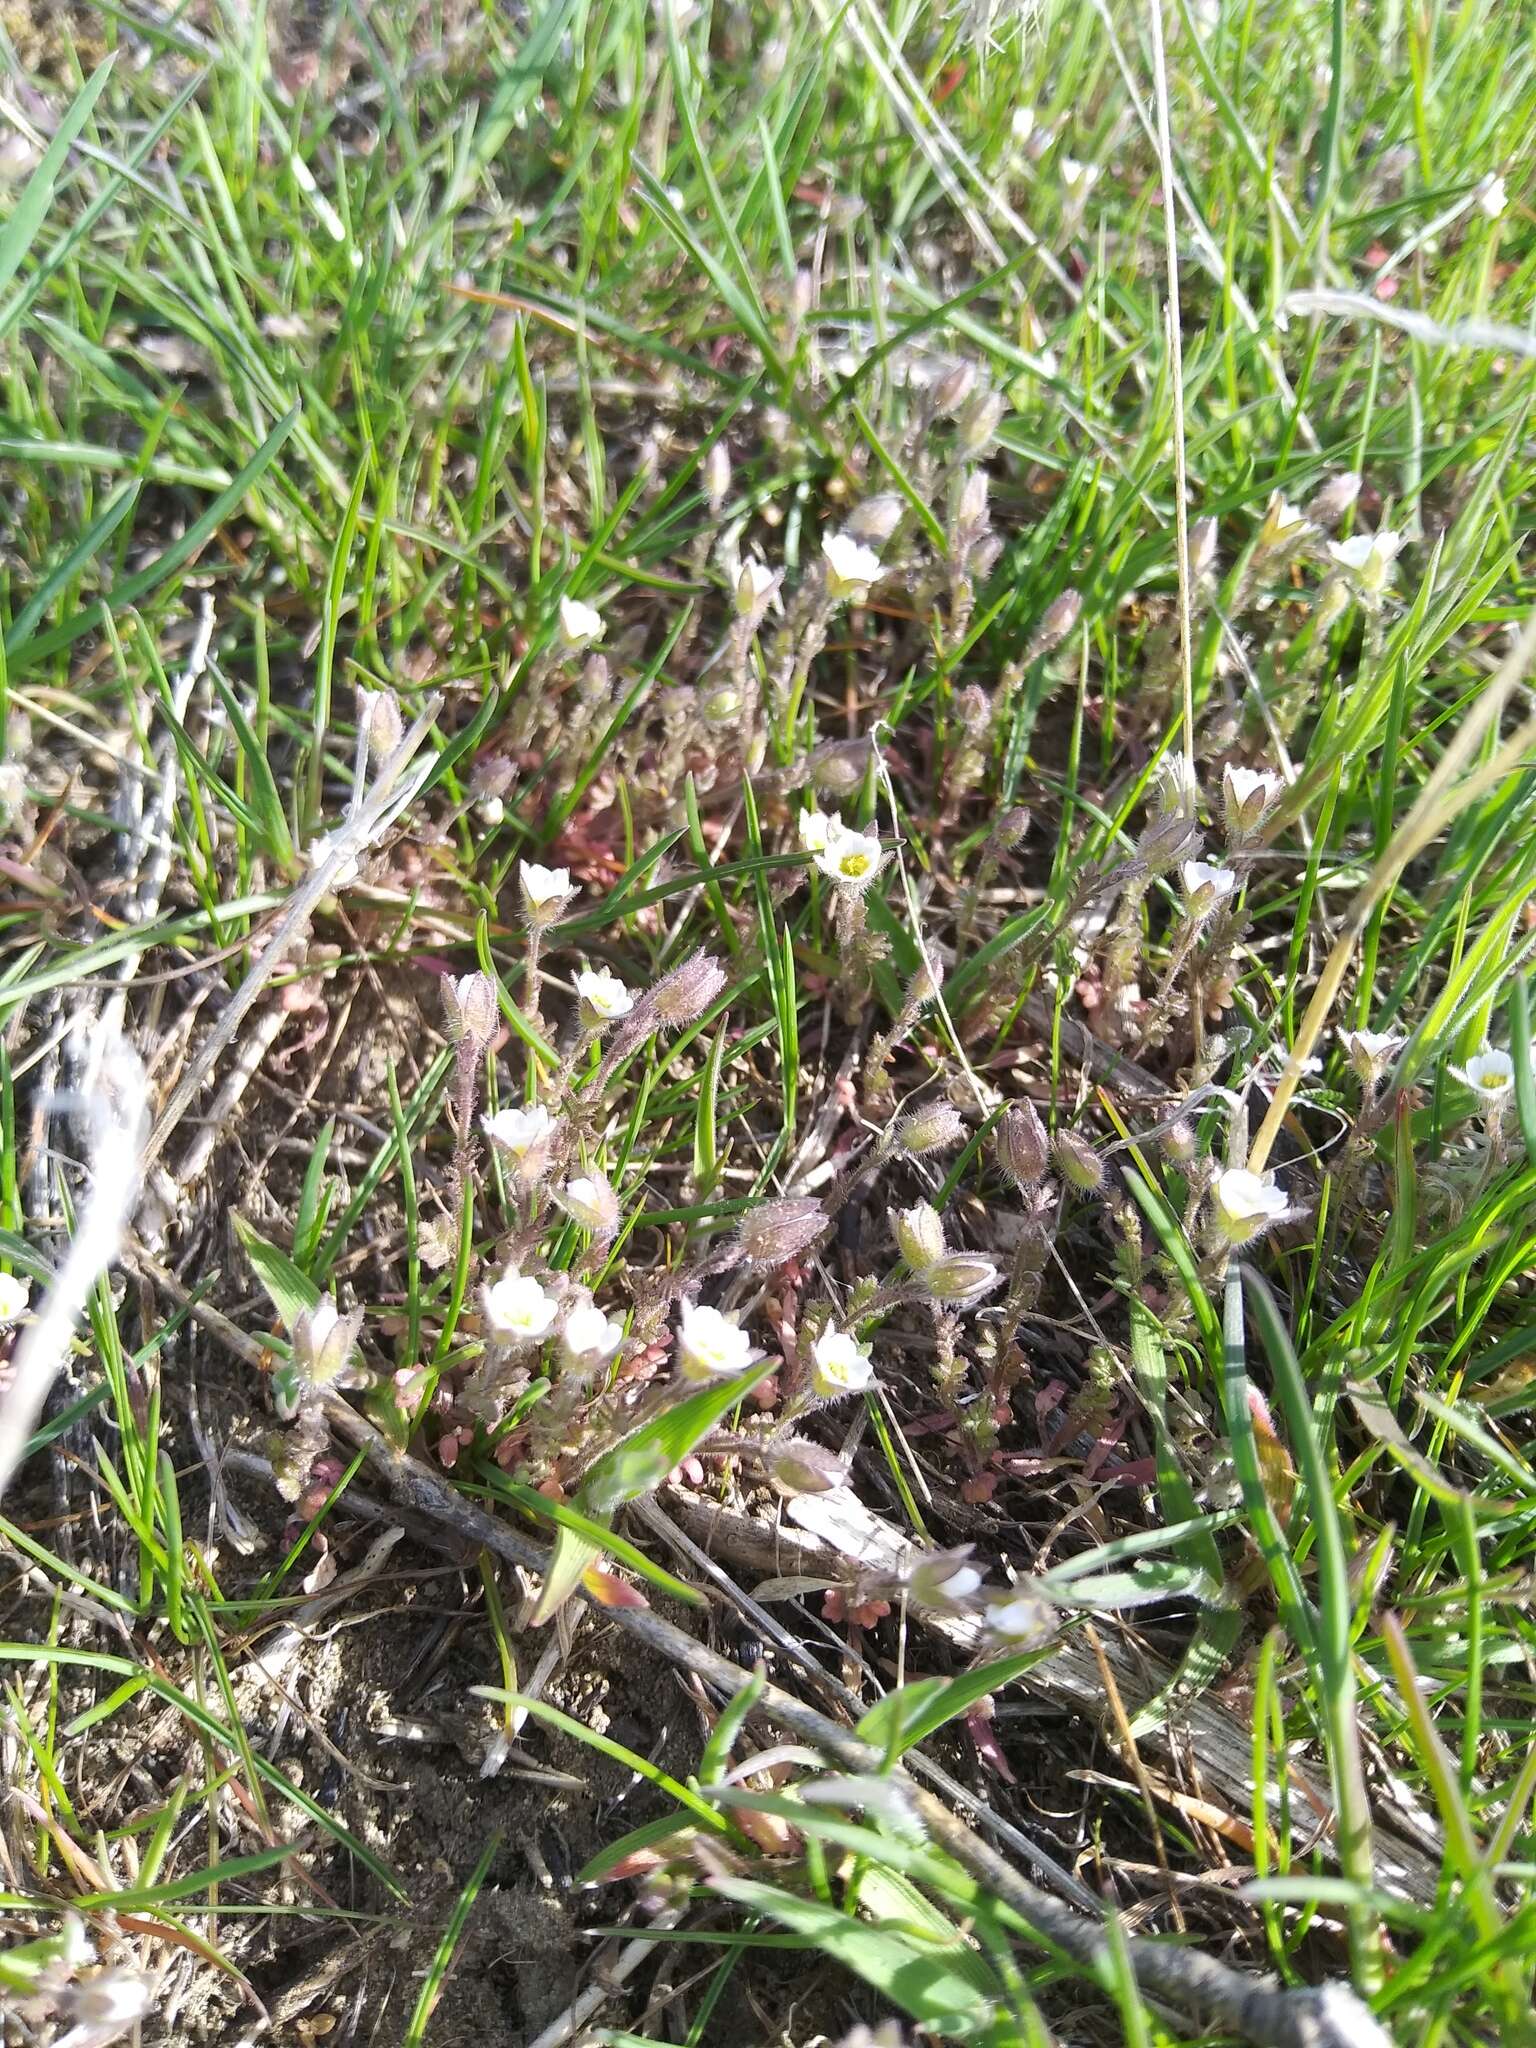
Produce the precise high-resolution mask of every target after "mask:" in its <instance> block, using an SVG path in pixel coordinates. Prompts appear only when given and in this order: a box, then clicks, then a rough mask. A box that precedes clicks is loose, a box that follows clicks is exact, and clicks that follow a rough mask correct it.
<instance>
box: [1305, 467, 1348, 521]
mask: <svg viewBox="0 0 1536 2048" xmlns="http://www.w3.org/2000/svg"><path fill="white" fill-rule="evenodd" d="M1360 484H1361V478H1360V476H1359V474H1358V473H1357V472H1356V471H1355V470H1352V469H1346V470H1345V471H1344V472H1343V473H1342V475H1339V476H1335V477H1330V478H1329V480H1328V482H1327V483H1325V484H1324V485H1323V487H1322V489H1321V490H1320V491H1319V492H1318V493H1317V495H1316V496H1315V497H1314V498H1313V500H1312V502H1311V504H1310V505H1309V506H1308V507H1307V517H1308V519H1309V520H1310V521H1311V522H1312V524H1313V525H1314V526H1325V527H1326V526H1337V525H1338V523H1339V521H1340V520H1341V519H1342V518H1343V517H1344V514H1345V513H1346V512H1347V511H1348V510H1349V508H1350V506H1351V505H1353V504H1354V502H1355V500H1356V498H1358V497H1359V495H1360Z"/></svg>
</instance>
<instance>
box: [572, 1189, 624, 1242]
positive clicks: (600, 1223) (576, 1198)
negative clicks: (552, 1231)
mask: <svg viewBox="0 0 1536 2048" xmlns="http://www.w3.org/2000/svg"><path fill="white" fill-rule="evenodd" d="M557 1200H558V1201H559V1203H560V1206H561V1208H562V1209H563V1210H564V1211H565V1213H566V1215H567V1216H570V1217H572V1218H573V1219H574V1220H575V1221H576V1222H577V1223H579V1224H580V1225H581V1227H582V1229H583V1230H590V1231H591V1233H592V1235H593V1236H594V1237H596V1238H599V1239H602V1240H604V1241H606V1240H607V1239H608V1238H610V1237H612V1236H613V1233H614V1232H615V1231H616V1230H617V1229H618V1227H619V1198H618V1196H617V1195H616V1194H615V1193H614V1191H613V1185H612V1183H611V1182H610V1181H608V1180H607V1179H606V1178H605V1177H604V1176H603V1175H602V1174H600V1173H593V1174H582V1175H579V1176H578V1177H577V1178H576V1179H575V1180H568V1181H567V1182H566V1184H565V1186H564V1187H563V1188H561V1189H560V1191H559V1194H558V1196H557Z"/></svg>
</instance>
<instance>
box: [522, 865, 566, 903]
mask: <svg viewBox="0 0 1536 2048" xmlns="http://www.w3.org/2000/svg"><path fill="white" fill-rule="evenodd" d="M517 879H518V882H519V884H520V885H521V887H522V891H523V895H524V897H525V898H526V900H527V902H528V905H529V908H530V909H533V910H547V909H548V908H549V906H550V905H551V904H553V903H563V902H564V901H565V899H566V897H567V896H569V895H571V894H572V893H573V892H572V889H571V871H570V869H569V868H546V867H541V866H540V865H539V863H538V862H537V861H536V860H524V861H519V862H518V864H517Z"/></svg>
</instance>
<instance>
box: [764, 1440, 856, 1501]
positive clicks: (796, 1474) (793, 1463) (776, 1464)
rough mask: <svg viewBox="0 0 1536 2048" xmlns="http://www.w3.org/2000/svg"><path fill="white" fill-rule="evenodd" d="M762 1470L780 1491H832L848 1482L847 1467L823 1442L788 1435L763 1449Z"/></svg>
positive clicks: (791, 1493) (785, 1492)
mask: <svg viewBox="0 0 1536 2048" xmlns="http://www.w3.org/2000/svg"><path fill="white" fill-rule="evenodd" d="M763 1469H764V1471H765V1472H766V1473H767V1474H768V1478H769V1480H770V1482H771V1483H772V1484H773V1485H774V1486H775V1487H777V1488H778V1490H779V1492H780V1493H784V1494H790V1495H793V1494H797V1493H831V1492H832V1491H833V1490H834V1489H835V1488H837V1487H839V1486H844V1485H846V1484H847V1481H848V1467H847V1465H846V1464H844V1462H843V1460H842V1459H841V1458H839V1457H837V1456H835V1455H834V1453H833V1452H831V1451H829V1450H827V1449H826V1447H825V1446H824V1445H822V1444H818V1443H812V1442H810V1441H809V1440H808V1439H807V1438H805V1437H799V1436H788V1437H784V1438H783V1439H782V1440H781V1441H780V1442H779V1443H776V1444H770V1445H769V1446H768V1447H767V1449H765V1450H764V1452H763Z"/></svg>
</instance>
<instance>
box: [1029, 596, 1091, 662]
mask: <svg viewBox="0 0 1536 2048" xmlns="http://www.w3.org/2000/svg"><path fill="white" fill-rule="evenodd" d="M1082 610H1083V598H1082V593H1081V591H1077V590H1064V591H1063V592H1062V593H1061V595H1060V596H1059V597H1053V598H1052V599H1051V601H1050V603H1049V604H1048V605H1047V606H1046V608H1045V610H1044V611H1043V612H1042V613H1041V615H1040V623H1039V625H1038V626H1036V628H1035V630H1034V632H1033V633H1032V634H1031V636H1030V640H1029V645H1028V646H1027V647H1026V648H1025V650H1024V654H1025V659H1026V660H1028V661H1038V660H1039V659H1040V656H1041V655H1042V654H1049V653H1050V652H1051V651H1052V649H1053V648H1057V647H1059V646H1060V645H1061V643H1062V641H1063V640H1065V639H1066V637H1067V635H1068V634H1069V633H1070V632H1071V630H1072V628H1073V627H1074V626H1075V625H1076V624H1077V622H1078V619H1079V618H1080V617H1081V616H1082Z"/></svg>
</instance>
